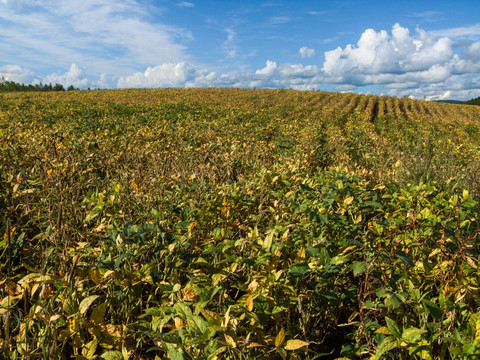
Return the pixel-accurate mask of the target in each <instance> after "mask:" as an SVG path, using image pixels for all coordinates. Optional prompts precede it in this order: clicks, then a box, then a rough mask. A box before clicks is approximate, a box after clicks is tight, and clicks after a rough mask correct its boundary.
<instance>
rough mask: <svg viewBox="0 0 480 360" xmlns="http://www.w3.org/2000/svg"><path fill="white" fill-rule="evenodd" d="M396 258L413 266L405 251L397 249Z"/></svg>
mask: <svg viewBox="0 0 480 360" xmlns="http://www.w3.org/2000/svg"><path fill="white" fill-rule="evenodd" d="M397 258H398V259H400V260H401V261H402V262H403V263H404V264H405V265H409V266H414V265H415V264H414V263H413V261H412V259H410V257H409V256H408V255H407V253H406V252H405V251H402V250H398V251H397Z"/></svg>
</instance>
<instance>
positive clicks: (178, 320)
mask: <svg viewBox="0 0 480 360" xmlns="http://www.w3.org/2000/svg"><path fill="white" fill-rule="evenodd" d="M173 321H174V323H175V329H177V330H180V329H181V328H183V327H184V326H185V323H184V322H183V320H182V319H181V318H179V317H176V318H175V319H173Z"/></svg>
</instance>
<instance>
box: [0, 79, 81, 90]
mask: <svg viewBox="0 0 480 360" xmlns="http://www.w3.org/2000/svg"><path fill="white" fill-rule="evenodd" d="M68 89H69V90H77V89H75V88H74V87H73V86H72V85H70V86H69V88H68ZM7 91H8V92H11V91H65V88H64V87H63V85H62V84H55V86H52V84H51V83H50V84H48V85H43V84H42V83H39V84H35V85H33V84H28V85H25V84H18V83H16V82H14V81H5V78H4V77H1V78H0V92H7Z"/></svg>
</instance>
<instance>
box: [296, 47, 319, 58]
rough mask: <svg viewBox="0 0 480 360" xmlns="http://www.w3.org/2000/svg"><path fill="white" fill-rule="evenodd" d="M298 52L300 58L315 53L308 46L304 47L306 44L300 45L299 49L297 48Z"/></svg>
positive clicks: (311, 55)
mask: <svg viewBox="0 0 480 360" xmlns="http://www.w3.org/2000/svg"><path fill="white" fill-rule="evenodd" d="M298 52H299V53H300V56H301V57H302V58H309V57H313V56H315V55H316V53H315V50H314V49H310V48H308V47H306V46H302V47H301V48H300V50H298Z"/></svg>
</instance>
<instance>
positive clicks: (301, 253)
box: [295, 248, 305, 263]
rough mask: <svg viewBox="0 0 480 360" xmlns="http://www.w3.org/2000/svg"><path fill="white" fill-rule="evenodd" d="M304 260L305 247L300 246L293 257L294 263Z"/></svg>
mask: <svg viewBox="0 0 480 360" xmlns="http://www.w3.org/2000/svg"><path fill="white" fill-rule="evenodd" d="M299 262H305V248H301V249H300V250H299V251H298V253H297V256H296V257H295V263H299Z"/></svg>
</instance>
